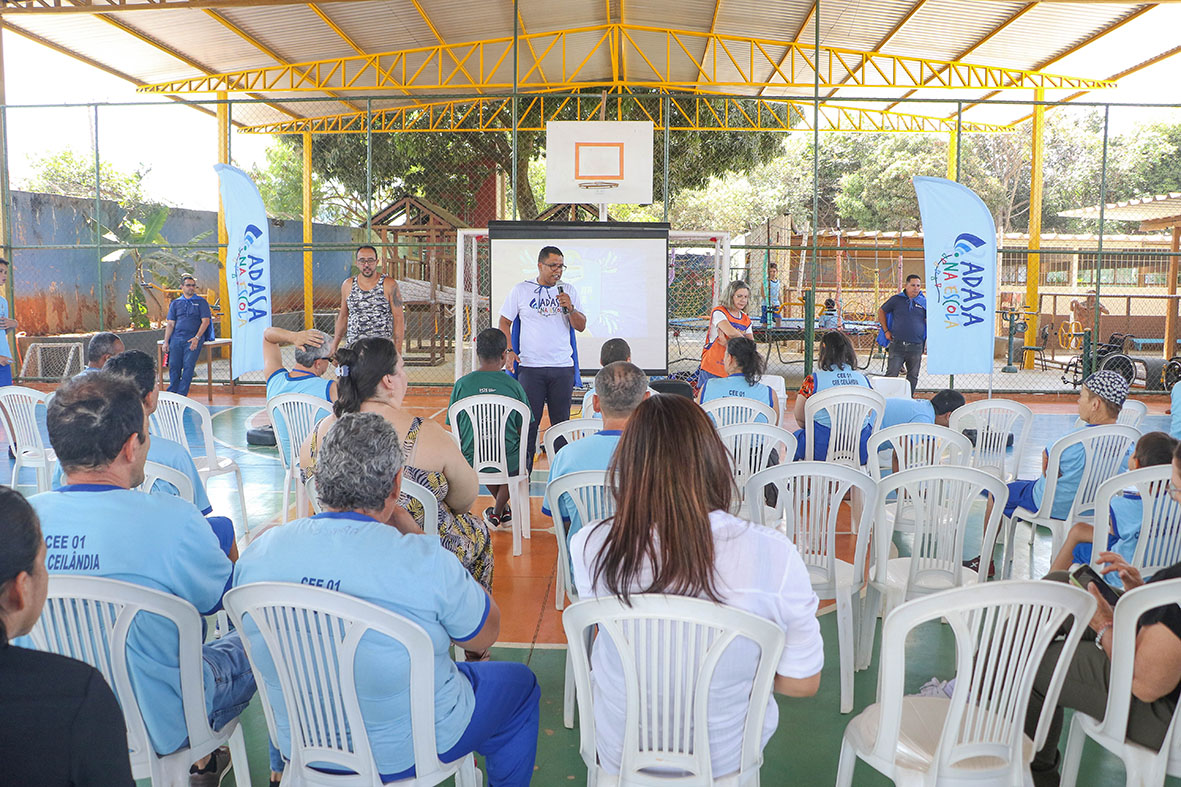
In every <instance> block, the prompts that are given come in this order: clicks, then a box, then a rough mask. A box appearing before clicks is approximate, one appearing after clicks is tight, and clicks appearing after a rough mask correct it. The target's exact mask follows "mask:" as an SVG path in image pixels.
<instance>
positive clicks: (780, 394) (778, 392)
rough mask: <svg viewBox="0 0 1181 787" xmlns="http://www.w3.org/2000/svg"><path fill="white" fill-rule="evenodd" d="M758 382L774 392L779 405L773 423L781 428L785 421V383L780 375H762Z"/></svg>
mask: <svg viewBox="0 0 1181 787" xmlns="http://www.w3.org/2000/svg"><path fill="white" fill-rule="evenodd" d="M759 382H761V383H763V384H764V385H766V386H768V387H769V388H770V389H771V390H772V391H774V392H775V398H776V399H777V400H778V404H779V407H778V409H777V410H776V413H775V423H777V424H779V425H780V426H783V423H784V421H786V420H787V381H786V380H784V379H783V375H781V374H764V375H763V376H762V377H761V378H760V379H759Z"/></svg>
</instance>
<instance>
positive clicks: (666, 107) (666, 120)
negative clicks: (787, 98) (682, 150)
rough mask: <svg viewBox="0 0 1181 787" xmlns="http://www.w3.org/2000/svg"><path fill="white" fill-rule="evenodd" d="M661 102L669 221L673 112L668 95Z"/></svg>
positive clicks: (665, 208)
mask: <svg viewBox="0 0 1181 787" xmlns="http://www.w3.org/2000/svg"><path fill="white" fill-rule="evenodd" d="M660 102H661V104H662V105H663V106H662V107H661V111H662V113H663V114H664V220H665V221H668V209H669V205H670V204H671V202H672V195H671V194H670V193H669V191H670V185H669V183H670V180H671V179H670V178H669V172H668V153H669V146H670V144H671V140H670V139H669V137H670V136H671V132H670V131H669V126H671V125H672V123H670V122H669V120H670V118H669V113H670V112H671V111H672V101H671V100H670V99H669V97H668V95H667V94H665V95H664V96H663V97H662V98H661V99H660Z"/></svg>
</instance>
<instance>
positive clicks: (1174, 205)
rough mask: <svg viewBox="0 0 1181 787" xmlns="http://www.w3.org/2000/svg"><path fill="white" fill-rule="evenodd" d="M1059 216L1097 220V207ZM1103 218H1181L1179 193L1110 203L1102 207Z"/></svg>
mask: <svg viewBox="0 0 1181 787" xmlns="http://www.w3.org/2000/svg"><path fill="white" fill-rule="evenodd" d="M1058 215H1059V216H1065V217H1067V218H1072V219H1097V218H1099V206H1098V205H1092V206H1090V207H1087V208H1074V209H1072V210H1064V211H1061V212H1060V213H1059V214H1058ZM1103 216H1104V218H1105V219H1110V220H1111V221H1154V220H1158V219H1171V218H1174V217H1178V218H1181V191H1173V192H1170V193H1168V194H1157V195H1155V196H1152V197H1141V198H1140V199H1130V200H1127V201H1126V202H1112V203H1110V204H1108V205H1105V206H1104V207H1103Z"/></svg>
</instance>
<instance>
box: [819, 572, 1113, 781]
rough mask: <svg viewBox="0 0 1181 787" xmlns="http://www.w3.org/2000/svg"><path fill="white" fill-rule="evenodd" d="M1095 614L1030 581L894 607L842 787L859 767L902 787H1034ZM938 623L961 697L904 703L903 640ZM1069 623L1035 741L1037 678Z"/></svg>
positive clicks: (1061, 587)
mask: <svg viewBox="0 0 1181 787" xmlns="http://www.w3.org/2000/svg"><path fill="white" fill-rule="evenodd" d="M1094 610H1095V599H1093V598H1092V597H1091V596H1090V594H1088V593H1087V592H1086V591H1083V590H1080V589H1079V588H1076V587H1072V586H1070V585H1066V584H1062V583H1057V582H1032V581H1027V582H990V583H988V584H985V585H979V586H972V587H965V588H958V589H956V590H949V591H946V592H943V593H939V594H936V595H933V596H925V597H923V598H920V599H916V600H914V601H911V602H908V603H906V604H903V605H902V606H900V607H898V608H897V609H895V610H894V611H893V612H891V613H890V615H889V617H887V618H886V623H885V627H884V630H883V634H882V656H881V666H880V669H879V673H878V675H879V678H878V697H877V702H875V703H874V704H873V705H870V706H869V707H868V708H866V709H865V710H863V711H862V712H861V713H860V714H858V715H857V716H856V717H855V718H854V719H853V720H852V721H850V722H849V724H848V726H847V727H845V735H844V739H843V740H842V742H841V759H840V765H839V766H838V771H837V779H836V784H837V786H838V787H848V786H849V785H851V784H852V783H853V768H854V765H855V764H856V761H857V760H858V759H861V760H864V761H865V762H866V763H868V764H869V765H871V766H872V767H873V768H874V769H875V770H877V771H878V772H880V773H882V774H883V775H885V776H886V777H887V778H890V779H892V780H893V781H894V782H895V783H896V784H907V785H919V784H922V785H935V784H938V785H969V784H974V785H1027V786H1030V785H1032V784H1033V781H1032V776H1031V775H1030V772H1029V765H1030V763H1031V762H1032V761H1033V755H1034V753H1035V752H1036V751H1037V750H1038V749H1040V748H1041V747H1042V745H1043V744H1044V743H1045V740H1046V733H1047V730H1048V727H1049V724H1050V720H1051V718H1052V716H1053V712H1054V706H1055V705H1057V703H1058V694H1059V692H1060V690H1061V688H1062V681H1063V679H1064V678H1065V677H1066V669H1067V667H1068V666H1069V664H1070V660H1071V658H1072V657H1073V656H1074V652H1075V648H1076V646H1077V645H1078V642H1079V638H1080V637H1081V636H1082V633H1083V629H1085V628H1086V624H1087V621H1089V620H1090V619H1091V615H1092V614H1093V613H1094ZM940 618H946V619H947V622H948V623H949V624H950V626H951V630H952V632H953V633H954V634H955V641H956V678H957V680H956V683H955V690H954V691H953V693H952V696H951V697H950V698H946V697H919V696H913V695H912V696H903V691H904V681H905V678H906V666H907V665H906V658H907V636H908V635H909V634H910V633H911V632H912V631H913V630H914V629H915V628H917V627H918V626H920V625H922V624H924V623H929V622H932V621H938V620H939V619H940ZM1071 618H1073V623H1074V625H1073V627H1072V628H1071V631H1070V633H1069V634H1068V635H1067V638H1066V642H1065V644H1064V646H1063V648H1062V652H1061V653H1060V654H1059V656H1058V661H1057V663H1056V664H1055V667H1054V672H1053V676H1052V678H1051V681H1050V685H1049V688H1048V689H1047V691H1046V702H1045V705H1044V706H1043V707H1042V713H1041V715H1040V717H1039V718H1038V724H1037V728H1036V730H1035V734H1034V736H1033V740H1030V739H1029V738H1028V737H1026V735H1025V734H1024V727H1025V716H1026V711H1027V709H1028V706H1029V697H1030V695H1031V693H1032V692H1033V681H1034V677H1035V676H1036V674H1037V671H1038V668H1039V667H1040V666H1041V665H1042V661H1043V658H1044V656H1045V654H1046V649H1047V647H1048V646H1049V645H1050V643H1051V642H1052V641H1053V639H1054V637H1055V635H1056V634H1057V632H1058V629H1059V628H1060V627H1061V626H1062V624H1063V623H1065V622H1067V621H1068V619H1071ZM911 652H912V653H913V652H914V651H911Z"/></svg>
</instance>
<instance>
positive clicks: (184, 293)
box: [164, 276, 213, 396]
mask: <svg viewBox="0 0 1181 787" xmlns="http://www.w3.org/2000/svg"><path fill="white" fill-rule="evenodd" d="M180 289H181V296H180V297H179V298H177V299H176V300H175V301H173V302H172V305H170V306H169V307H168V317H167V325H166V327H165V328H164V346H165V347H167V348H168V390H169V391H171V392H172V393H176V394H180V395H181V396H188V395H189V386H190V385H192V383H193V369H194V367H196V365H197V359H198V358H199V357H200V356H201V346H202V345H203V344H205V332H206V331H208V330H209V322H210V320H212V319H213V313H212V312H211V311H210V310H209V303H208V301H206V300H205V299H204V298H202V297H201V296H200V295H198V294H197V280H196V279H194V278H193V277H192V276H185V277H184V278H183V279H181V285H180Z"/></svg>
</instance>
